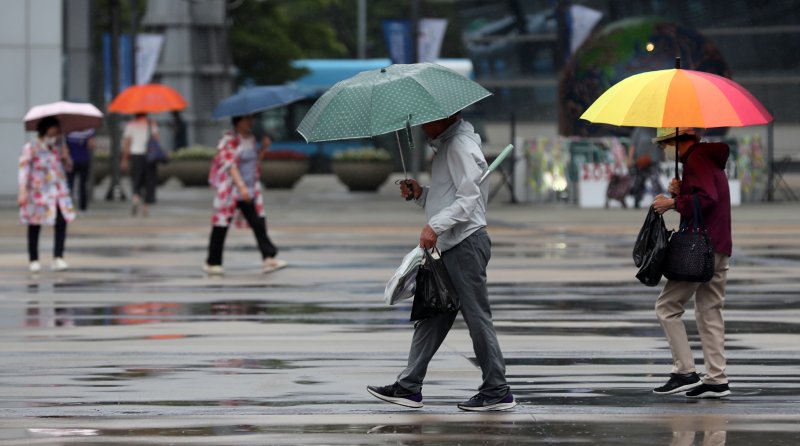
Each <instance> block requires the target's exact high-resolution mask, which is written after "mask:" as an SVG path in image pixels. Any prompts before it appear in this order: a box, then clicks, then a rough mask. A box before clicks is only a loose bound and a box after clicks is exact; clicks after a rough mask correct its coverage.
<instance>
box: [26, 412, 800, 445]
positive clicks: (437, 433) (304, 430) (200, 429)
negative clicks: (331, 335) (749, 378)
mask: <svg viewBox="0 0 800 446" xmlns="http://www.w3.org/2000/svg"><path fill="white" fill-rule="evenodd" d="M93 424H94V423H93V422H92V421H91V420H86V424H85V425H80V424H78V423H77V422H76V425H77V426H83V427H74V428H60V429H59V428H50V429H42V428H29V429H26V435H25V436H26V438H27V439H30V440H36V439H39V440H41V439H44V438H48V437H49V438H59V439H62V440H64V441H67V440H78V439H81V438H82V439H84V440H85V441H86V442H87V443H90V444H94V443H95V441H93V440H92V439H91V437H102V438H105V439H107V441H109V442H113V443H114V444H128V443H126V441H135V439H137V438H150V439H156V438H157V439H161V440H162V441H169V439H175V440H177V439H179V438H197V439H198V440H200V439H201V438H208V437H219V442H215V444H217V445H228V444H239V442H247V444H270V443H273V442H277V443H280V444H307V442H309V441H311V442H315V441H321V442H324V443H325V444H336V445H341V444H349V445H362V444H392V445H415V446H416V445H420V446H421V445H426V446H428V445H450V444H484V445H498V446H499V445H510V444H514V445H517V444H594V445H600V446H610V445H614V446H618V445H630V446H636V445H648V446H661V445H663V446H675V445H692V444H701V443H702V444H703V445H707V446H740V445H754V444H767V443H764V441H765V437H764V434H765V433H768V434H769V437H768V439H769V442H768V444H770V445H774V446H784V445H786V446H788V445H793V446H794V445H795V444H796V440H797V426H796V425H792V424H790V423H788V422H785V421H767V422H764V421H761V422H759V421H755V422H744V423H737V424H738V425H737V424H733V423H731V424H729V423H727V420H725V419H717V418H713V417H708V418H707V419H704V418H696V419H684V418H680V417H675V418H671V419H670V418H668V417H667V419H657V420H650V421H647V420H639V421H629V420H624V419H623V420H620V421H603V422H601V421H583V420H580V421H568V422H567V421H556V422H536V421H534V420H533V419H531V420H530V421H523V420H517V421H485V420H484V421H470V422H463V421H461V422H455V421H450V422H446V421H445V422H442V421H436V420H434V419H431V420H426V421H424V422H421V423H413V424H412V423H407V424H383V425H380V424H379V425H374V424H363V423H361V424H292V425H286V426H281V425H257V424H235V423H231V424H212V425H207V426H196V425H194V426H174V427H160V428H159V427H152V428H141V427H137V428H115V429H112V428H102V427H98V428H93V427H91V426H92V425H93ZM98 440H99V438H98ZM204 444H206V443H204Z"/></svg>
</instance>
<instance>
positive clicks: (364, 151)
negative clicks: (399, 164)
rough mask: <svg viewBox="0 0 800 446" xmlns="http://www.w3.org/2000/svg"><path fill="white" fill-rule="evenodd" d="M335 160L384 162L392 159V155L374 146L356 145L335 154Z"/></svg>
mask: <svg viewBox="0 0 800 446" xmlns="http://www.w3.org/2000/svg"><path fill="white" fill-rule="evenodd" d="M333 160H334V161H351V162H364V163H373V162H374V163H378V162H380V163H383V162H388V161H391V160H392V155H391V154H390V153H389V152H388V151H387V150H386V149H381V148H374V147H356V148H353V149H347V150H343V151H341V152H337V153H335V154H334V155H333Z"/></svg>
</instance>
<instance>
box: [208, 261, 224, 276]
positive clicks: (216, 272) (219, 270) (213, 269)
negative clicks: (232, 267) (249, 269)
mask: <svg viewBox="0 0 800 446" xmlns="http://www.w3.org/2000/svg"><path fill="white" fill-rule="evenodd" d="M203 272H204V273H206V274H208V275H209V276H221V275H223V274H225V268H223V267H222V265H209V264H207V263H206V264H205V265H203Z"/></svg>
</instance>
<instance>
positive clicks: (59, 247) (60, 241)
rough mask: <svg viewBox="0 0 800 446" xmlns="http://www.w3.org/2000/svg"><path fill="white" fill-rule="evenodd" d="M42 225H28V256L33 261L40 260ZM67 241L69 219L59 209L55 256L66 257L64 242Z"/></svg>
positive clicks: (54, 246) (54, 247)
mask: <svg viewBox="0 0 800 446" xmlns="http://www.w3.org/2000/svg"><path fill="white" fill-rule="evenodd" d="M41 231H42V225H28V258H29V259H30V261H31V262H35V261H37V260H39V233H40V232H41ZM66 241H67V221H66V220H64V216H63V215H62V214H61V209H60V208H59V209H58V213H57V214H56V226H55V245H53V257H64V244H65V243H66Z"/></svg>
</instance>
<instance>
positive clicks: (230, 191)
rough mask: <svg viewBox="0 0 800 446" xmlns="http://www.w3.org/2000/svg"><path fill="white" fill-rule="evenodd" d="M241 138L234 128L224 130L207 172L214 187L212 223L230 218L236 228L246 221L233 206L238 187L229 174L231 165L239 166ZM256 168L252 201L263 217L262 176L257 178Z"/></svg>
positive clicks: (213, 224) (243, 224) (226, 224)
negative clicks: (232, 130)
mask: <svg viewBox="0 0 800 446" xmlns="http://www.w3.org/2000/svg"><path fill="white" fill-rule="evenodd" d="M240 142H241V138H240V136H239V135H237V134H235V133H234V132H230V131H229V132H226V133H225V135H223V137H222V139H221V140H220V141H219V145H218V146H217V155H216V156H215V158H214V161H213V162H212V167H211V172H210V173H209V176H208V182H209V184H210V185H211V186H212V187H214V188H215V189H216V194H214V213H213V214H212V215H211V225H212V226H228V225H229V224H230V222H231V220H233V221H234V222H235V224H236V227H238V228H245V227H247V221H246V220H245V219H244V218H243V216H242V215H241V213H240V212H239V210H238V209H237V208H236V202H237V201H239V200H241V196H240V194H239V188H238V187H236V185H235V184H234V183H233V176H232V175H231V174H230V170H231V167H232V166H234V165H236V166H237V168H238V166H239V161H240V157H241V151H242V145H241V144H240ZM259 170H260V169H256V175H257V177H256V180H255V190H254V193H253V197H252V199H253V203H254V204H255V206H256V212H257V213H258V216H259V217H265V216H266V213H265V211H264V198H263V196H262V195H261V180H259V179H258V175H259Z"/></svg>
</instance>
